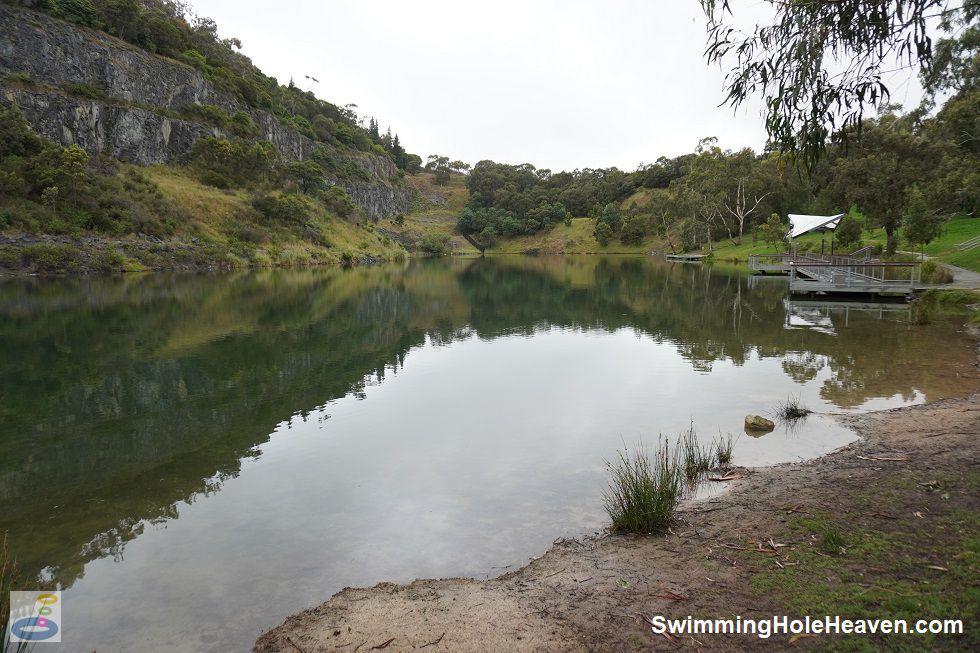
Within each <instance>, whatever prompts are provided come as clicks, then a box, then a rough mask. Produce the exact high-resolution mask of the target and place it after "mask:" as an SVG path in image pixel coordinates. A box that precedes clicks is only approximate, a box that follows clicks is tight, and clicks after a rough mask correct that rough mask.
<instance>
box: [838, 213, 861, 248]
mask: <svg viewBox="0 0 980 653" xmlns="http://www.w3.org/2000/svg"><path fill="white" fill-rule="evenodd" d="M834 238H835V239H836V240H837V242H838V243H840V246H841V247H844V248H850V247H855V246H856V245H858V244H859V243H860V242H861V223H859V222H858V221H857V220H856V219H855V218H853V217H852V216H849V215H845V216H844V217H843V218H841V221H840V222H839V223H838V224H837V228H836V229H834Z"/></svg>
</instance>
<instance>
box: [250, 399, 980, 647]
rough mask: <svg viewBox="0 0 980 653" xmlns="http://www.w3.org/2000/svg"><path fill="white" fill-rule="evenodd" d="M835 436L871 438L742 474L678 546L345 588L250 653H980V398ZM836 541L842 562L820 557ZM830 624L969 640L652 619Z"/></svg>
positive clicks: (664, 540)
mask: <svg viewBox="0 0 980 653" xmlns="http://www.w3.org/2000/svg"><path fill="white" fill-rule="evenodd" d="M839 419H840V420H841V421H843V422H844V423H845V424H847V425H848V426H851V427H852V428H854V429H856V430H857V431H858V433H859V434H860V435H861V436H862V439H861V440H859V441H858V442H856V443H854V444H852V445H849V446H847V447H845V448H843V449H841V450H838V451H836V452H834V453H832V454H830V455H827V456H824V457H822V458H819V459H816V460H813V461H808V462H804V463H794V464H786V465H780V466H777V467H770V468H764V469H740V470H738V472H739V473H740V474H741V475H742V478H741V479H738V480H735V481H732V482H731V486H732V487H731V489H730V491H728V492H726V493H724V494H722V495H721V496H718V497H715V498H713V499H710V500H707V501H703V502H700V503H696V504H692V505H686V506H684V507H683V508H682V509H681V510H680V512H679V513H678V515H677V519H676V523H675V524H674V526H673V527H672V528H671V529H670V532H669V533H666V534H662V535H650V536H619V535H606V536H603V537H598V538H595V539H590V540H585V541H558V542H556V543H555V545H554V547H553V548H552V549H551V550H550V551H548V552H547V553H546V554H545V555H543V556H542V557H540V558H538V559H536V560H534V561H532V562H531V563H530V564H528V565H527V566H525V567H524V568H522V569H520V570H519V571H516V572H513V573H509V574H507V575H504V576H500V577H497V578H494V579H490V580H473V579H459V578H453V579H442V580H416V581H415V582H413V583H411V584H408V585H394V584H390V583H381V584H379V585H377V586H375V587H372V588H347V589H345V590H343V591H342V592H340V593H338V594H336V595H335V596H334V597H332V598H331V599H330V600H329V601H327V602H326V603H323V604H322V605H320V606H318V607H316V608H313V609H310V610H307V611H305V612H302V613H300V614H296V615H294V616H292V617H290V618H288V619H287V620H286V621H285V623H283V624H282V625H281V626H278V627H276V628H274V629H272V630H270V631H268V632H266V633H264V634H263V635H262V636H261V637H260V638H259V639H258V641H257V642H256V644H255V650H256V651H260V652H269V651H289V652H291V653H296V652H297V651H299V652H301V653H313V652H314V651H341V652H343V651H347V652H361V653H363V652H365V651H373V650H387V651H407V650H416V649H425V650H428V651H433V652H437V651H627V650H660V649H666V650H675V649H678V648H689V647H699V648H700V647H704V648H706V649H708V650H725V651H727V650H755V649H762V648H769V649H771V648H774V647H775V648H777V649H780V648H785V647H789V646H790V645H792V648H793V649H797V648H800V649H812V648H827V647H830V648H835V647H844V648H856V649H858V650H875V649H878V648H879V647H882V646H884V647H887V648H897V649H901V650H922V649H964V650H969V649H972V650H977V649H976V648H973V647H975V646H977V645H978V639H977V633H976V632H975V631H976V625H977V623H978V619H977V615H978V612H980V606H978V601H980V599H978V592H977V579H978V578H980V575H978V567H977V565H978V559H977V558H978V556H977V542H980V538H978V519H977V515H978V510H980V490H978V487H980V482H978V477H980V466H978V460H980V458H978V450H980V440H978V437H980V394H975V395H973V396H970V397H967V398H961V399H953V400H947V401H942V402H937V403H934V404H930V405H925V406H917V407H912V408H903V409H896V410H889V411H882V412H876V413H870V414H865V415H860V416H841V417H840V418H839ZM828 520H829V521H828ZM828 524H830V525H829V526H828ZM821 529H823V530H821ZM828 529H830V531H832V532H833V533H838V534H842V535H843V537H844V538H845V540H846V547H847V548H845V547H841V548H840V551H839V552H836V551H834V550H833V548H832V549H829V550H828V549H824V550H823V551H824V552H821V549H820V543H821V539H820V533H822V532H823V533H826V532H827V530H828ZM834 529H839V531H835V530H834ZM833 533H832V535H830V536H825V537H829V538H830V539H829V540H828V541H829V542H830V543H831V544H832V545H833V546H834V547H836V545H834V544H833V543H834V542H835V541H836V540H834V539H833ZM824 543H825V544H826V542H824ZM964 547H965V548H964ZM971 547H972V548H971ZM971 586H972V587H971ZM821 608H826V609H828V610H831V609H832V610H834V612H831V614H841V616H844V617H847V616H864V615H877V616H883V617H884V616H892V615H894V614H895V611H898V612H900V613H902V614H904V612H902V611H903V610H907V611H909V614H912V615H915V614H919V613H920V612H921V613H930V611H931V612H932V613H942V612H944V611H947V612H948V611H949V610H954V611H958V612H959V614H953V615H950V614H931V613H930V616H945V617H947V618H948V617H962V618H965V619H966V622H965V626H966V630H967V636H965V637H960V638H946V639H943V638H939V639H928V640H921V639H919V640H917V639H915V637H918V636H910V637H912V639H903V640H887V639H885V638H882V637H881V636H878V637H879V639H875V638H871V639H865V640H863V641H858V642H849V641H847V640H837V639H836V638H813V637H810V638H804V639H794V638H791V637H790V636H788V635H779V636H774V637H773V638H772V639H769V640H764V639H758V638H756V637H754V636H750V635H700V636H697V638H693V637H685V638H669V637H665V636H662V635H654V634H653V633H652V632H651V629H650V627H649V626H648V625H647V623H646V622H645V620H644V617H649V616H651V615H656V614H663V615H667V616H674V617H686V616H687V615H689V614H693V615H695V616H700V617H707V616H713V617H724V616H734V615H736V614H737V615H742V616H743V617H761V616H768V615H771V614H788V615H790V616H792V617H796V616H803V614H805V613H803V612H801V611H803V610H810V611H816V610H820V609H821ZM916 611H919V612H916ZM852 612H853V613H854V614H853V615H852V614H851V613H852ZM811 614H817V612H811ZM819 614H823V613H822V612H820V613H819ZM896 637H897V636H896ZM844 645H847V646H844Z"/></svg>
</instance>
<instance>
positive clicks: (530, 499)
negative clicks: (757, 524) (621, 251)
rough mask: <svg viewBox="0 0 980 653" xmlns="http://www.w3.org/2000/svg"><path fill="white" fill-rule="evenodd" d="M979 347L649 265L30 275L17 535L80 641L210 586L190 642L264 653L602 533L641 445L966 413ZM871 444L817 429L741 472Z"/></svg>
mask: <svg viewBox="0 0 980 653" xmlns="http://www.w3.org/2000/svg"><path fill="white" fill-rule="evenodd" d="M872 308H873V307H872ZM807 316H808V317H807ZM800 320H802V322H801V321H800ZM796 327H805V328H796ZM923 334H928V337H925V338H924V337H923ZM969 352H970V345H969V343H968V341H967V340H966V338H965V337H964V336H962V335H961V334H959V333H958V332H957V330H956V324H955V323H952V322H937V323H935V324H932V325H929V326H927V327H920V326H916V327H911V326H910V325H909V324H908V321H907V319H906V317H905V316H903V315H902V314H901V313H890V312H887V311H877V310H873V311H870V312H868V311H859V310H855V309H853V308H850V309H844V313H843V314H842V313H841V311H840V309H839V308H835V307H813V306H809V307H807V306H801V305H798V304H795V303H793V304H790V303H787V301H786V286H785V283H782V282H779V281H767V282H766V283H759V282H755V281H751V279H747V278H746V277H745V276H744V275H743V274H742V273H740V272H738V271H727V270H723V269H720V268H717V267H716V268H714V269H712V268H708V267H701V266H670V265H664V264H662V263H659V262H657V261H653V260H650V259H640V258H635V259H634V258H599V257H581V258H574V257H566V258H561V259H551V258H514V259H487V260H466V261H460V260H456V261H450V260H437V261H419V262H413V263H410V264H409V265H407V266H405V267H385V268H370V269H361V270H350V271H342V270H313V271H293V272H289V271H269V272H260V273H251V274H238V275H224V276H215V275H202V276H168V275H148V276H128V277H123V278H120V279H67V280H60V281H39V280H9V281H5V282H4V283H3V284H0V355H2V357H3V358H2V360H3V361H4V362H3V365H2V367H0V530H5V529H9V531H10V535H11V538H12V544H13V547H14V549H15V552H16V554H17V556H18V558H19V559H20V561H21V563H22V566H23V567H24V568H25V569H27V570H28V571H29V572H30V573H38V574H40V575H42V576H44V577H46V578H50V579H53V580H54V581H55V582H57V583H58V584H60V585H62V586H63V587H74V588H76V590H75V600H76V602H77V603H76V604H81V603H84V604H85V606H86V607H85V610H87V611H88V613H87V614H88V616H89V618H90V620H91V621H93V624H92V625H91V626H90V627H88V628H87V629H83V628H82V627H79V628H78V629H77V630H76V633H79V632H81V633H84V638H82V639H79V640H77V641H78V643H79V645H80V646H86V647H88V648H89V649H92V648H95V647H96V645H98V647H99V648H104V649H118V648H120V647H122V648H126V647H129V646H131V645H132V642H131V641H130V640H127V639H125V636H124V635H123V634H122V633H123V631H124V630H125V629H124V628H122V627H119V626H118V625H116V626H113V625H111V624H113V623H115V621H114V618H113V617H111V616H110V613H111V612H112V610H113V609H119V606H120V605H122V606H125V604H126V603H125V602H126V601H137V602H139V601H142V602H143V603H144V604H145V603H147V602H149V603H150V604H151V607H152V610H151V611H153V610H155V611H156V612H157V613H158V614H160V615H161V616H160V617H159V620H158V621H153V622H147V623H144V624H142V625H141V626H140V630H139V632H140V633H141V634H140V637H142V638H143V639H146V638H147V637H150V636H159V637H163V636H164V635H163V633H165V632H168V628H169V629H170V631H169V632H174V633H176V632H177V630H174V628H175V626H174V624H173V623H172V621H171V622H170V623H168V617H166V615H167V613H168V611H171V612H172V611H174V610H175V609H176V608H174V607H173V606H174V604H175V603H179V602H180V599H179V594H180V591H181V590H182V588H185V591H186V588H189V587H197V586H196V585H195V583H199V582H200V581H201V580H202V578H203V579H206V580H207V581H208V584H209V585H211V586H215V587H216V588H217V590H216V591H220V592H221V593H228V592H231V591H232V590H234V589H235V588H238V589H239V590H240V592H239V594H240V598H239V599H236V600H239V601H240V603H239V604H236V605H234V606H233V608H234V610H232V612H229V613H223V612H220V611H219V612H214V615H213V616H214V618H215V621H216V623H218V624H219V625H220V629H218V630H214V631H211V632H210V634H209V633H208V632H202V633H199V634H198V635H195V636H194V637H196V638H197V639H193V640H192V643H191V645H189V647H188V648H189V650H205V649H208V648H210V647H216V648H215V650H223V649H222V646H223V645H225V644H227V640H226V639H225V638H226V637H229V636H231V637H233V638H234V641H235V643H236V644H240V645H241V646H237V648H242V647H243V646H245V645H247V644H248V643H249V642H250V641H251V639H250V638H252V637H254V635H255V634H256V633H257V632H258V630H259V629H260V628H261V626H263V625H266V626H267V625H272V624H273V623H274V622H275V621H276V620H277V619H279V618H281V616H282V615H283V614H285V613H286V612H289V611H292V610H296V609H299V608H301V607H304V606H306V605H309V604H310V603H313V602H316V601H317V600H319V599H322V598H323V596H324V595H325V594H329V593H330V592H331V591H334V590H335V589H339V587H341V586H343V584H361V583H365V582H375V581H377V580H382V579H384V578H389V577H390V578H396V577H405V576H408V577H411V576H413V575H416V574H435V575H444V574H451V573H476V574H478V573H481V572H484V571H486V570H487V569H489V568H490V567H491V566H494V565H503V564H508V563H511V562H520V560H521V558H522V557H523V556H525V555H527V554H529V553H533V552H537V551H540V550H541V548H542V547H543V546H545V545H546V544H547V542H550V541H551V539H553V538H554V537H555V536H556V535H560V534H566V533H571V532H577V531H579V530H581V529H584V528H588V527H590V526H595V525H597V524H601V522H602V515H601V509H599V508H598V504H597V502H596V501H595V498H596V495H597V493H598V491H599V490H601V484H602V482H603V481H602V471H601V459H602V457H603V456H604V455H607V454H608V453H609V452H610V451H611V450H612V449H614V448H615V446H617V444H618V443H621V442H622V440H624V439H633V438H637V437H654V436H655V435H656V433H657V431H663V432H665V433H669V432H676V430H679V429H680V428H681V427H683V426H685V425H686V423H687V422H688V420H690V419H691V418H694V419H695V421H696V422H697V423H698V424H699V425H704V426H705V427H706V428H707V429H708V430H711V429H716V428H719V429H720V428H726V429H728V428H729V426H732V425H734V426H732V427H731V430H733V431H734V430H736V428H737V425H738V424H739V423H740V421H741V416H742V415H744V413H745V412H749V411H750V410H763V409H764V408H765V407H766V406H767V405H771V403H772V402H773V401H774V400H778V399H783V398H785V397H786V395H787V393H788V392H790V391H792V392H793V393H803V394H804V397H805V398H806V399H808V400H809V401H810V402H811V404H814V403H815V402H816V403H819V405H814V406H813V407H814V408H817V409H820V410H828V409H854V408H859V407H862V406H868V405H870V404H873V405H878V404H879V403H888V404H895V403H908V402H913V401H922V400H930V399H936V398H939V397H943V396H950V395H954V394H959V393H962V392H966V391H968V390H970V389H972V388H971V387H970V385H969V384H970V383H973V381H971V380H969V379H965V378H963V377H960V376H958V375H957V371H958V370H960V369H962V371H966V370H968V369H969V365H970V360H969V356H968V354H969ZM409 358H410V359H411V364H410V365H407V364H406V361H407V360H408V359H409ZM365 399H366V400H365ZM828 434H829V435H828ZM846 437H847V436H846V434H842V433H841V432H840V431H839V430H834V427H833V426H831V425H829V424H821V423H820V420H816V421H815V424H814V425H813V426H812V427H811V428H810V431H805V432H801V433H797V434H793V435H792V436H787V437H781V436H779V435H778V434H777V435H773V436H772V437H769V438H762V439H760V440H758V441H752V442H740V444H739V449H738V450H737V456H738V458H739V461H740V462H742V463H753V462H778V461H780V460H789V459H793V458H796V457H799V456H806V455H813V454H814V453H819V452H821V451H824V450H826V449H827V448H828V447H831V446H834V445H835V444H836V443H839V442H841V441H842V438H845V439H846ZM243 470H245V471H243ZM222 488H224V489H222ZM488 488H493V489H492V491H491V490H489V489H488ZM219 489H220V490H221V491H220V492H219ZM216 493H217V494H216ZM205 499H206V500H205ZM178 516H179V517H180V519H176V518H177V517H178ZM372 520H373V521H372ZM300 531H302V533H301V532H300ZM487 533H494V535H493V536H489V535H486V534H487ZM481 534H482V535H481ZM406 542H408V545H406ZM137 544H138V545H139V546H136V545H137ZM406 551H412V553H406ZM425 552H427V553H425ZM280 557H282V558H283V559H280ZM501 557H503V558H504V559H501ZM260 567H261V568H262V571H261V572H260V571H259V570H258V568H260ZM259 577H261V578H263V579H264V580H265V581H266V583H267V584H266V585H264V586H263V587H264V590H263V592H262V593H259V592H257V591H256V590H255V587H257V586H258V585H255V581H256V578H259ZM133 578H139V579H140V586H141V587H143V588H144V591H145V588H148V587H152V588H154V589H153V591H154V592H155V593H156V596H157V598H156V602H155V603H153V602H152V601H150V599H148V598H147V597H146V596H143V595H140V594H139V593H138V592H137V594H136V595H131V594H130V590H127V589H125V588H123V587H121V585H124V584H125V581H126V579H130V580H131V579H133ZM178 581H179V582H178ZM242 583H245V584H246V585H245V586H241V584H242ZM248 583H252V586H251V587H250V586H249V585H248ZM277 584H280V585H281V584H287V585H288V586H289V587H290V588H293V590H295V591H294V593H293V594H290V595H288V596H286V595H285V594H284V590H283V589H282V588H279V587H278V585H277ZM198 591H199V592H200V591H203V590H202V589H201V588H200V587H198ZM260 594H261V595H260ZM71 596H72V595H69V598H71ZM110 597H113V598H110ZM188 605H191V606H193V609H194V610H197V611H198V612H199V613H202V614H207V610H209V609H210V610H218V608H216V607H213V606H209V607H207V608H206V607H202V606H198V605H196V604H194V603H193V601H191V602H188ZM269 606H275V607H274V608H270V607H269ZM229 610H231V608H229ZM229 614H236V615H240V616H239V619H240V621H241V623H238V624H229V623H227V620H228V619H229V618H230V617H229ZM173 616H174V615H171V617H173ZM256 619H261V620H262V621H261V623H258V622H256ZM187 628H191V626H190V625H188V626H187ZM215 628H218V626H216V627H215ZM96 633H99V635H96ZM185 634H186V633H185ZM78 636H79V637H82V635H81V634H79V635H78ZM103 636H104V637H106V638H108V639H99V638H100V637H103ZM209 637H210V639H208V638H209ZM89 638H91V639H89ZM113 638H116V639H113ZM157 641H159V640H157ZM181 641H185V640H181ZM175 646H176V647H177V649H180V646H179V645H178V644H175ZM224 648H228V646H224Z"/></svg>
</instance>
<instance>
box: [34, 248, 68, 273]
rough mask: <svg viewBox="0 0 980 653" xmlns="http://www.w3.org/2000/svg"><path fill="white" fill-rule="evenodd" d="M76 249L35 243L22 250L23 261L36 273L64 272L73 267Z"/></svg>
mask: <svg viewBox="0 0 980 653" xmlns="http://www.w3.org/2000/svg"><path fill="white" fill-rule="evenodd" d="M77 254H78V249H77V248H75V247H74V246H72V245H58V244H53V243H36V244H34V245H28V246H27V247H25V248H24V249H23V257H24V260H25V261H26V262H27V263H28V264H29V265H31V266H33V267H34V269H35V270H36V271H37V272H55V273H57V272H66V271H67V270H68V269H70V268H72V267H74V259H75V256H76V255H77Z"/></svg>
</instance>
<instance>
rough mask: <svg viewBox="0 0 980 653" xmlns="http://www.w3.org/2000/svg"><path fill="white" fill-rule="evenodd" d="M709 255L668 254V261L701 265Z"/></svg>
mask: <svg viewBox="0 0 980 653" xmlns="http://www.w3.org/2000/svg"><path fill="white" fill-rule="evenodd" d="M706 256H707V254H667V255H666V257H667V260H668V261H675V262H679V263H700V262H701V260H702V259H703V258H704V257H706Z"/></svg>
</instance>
